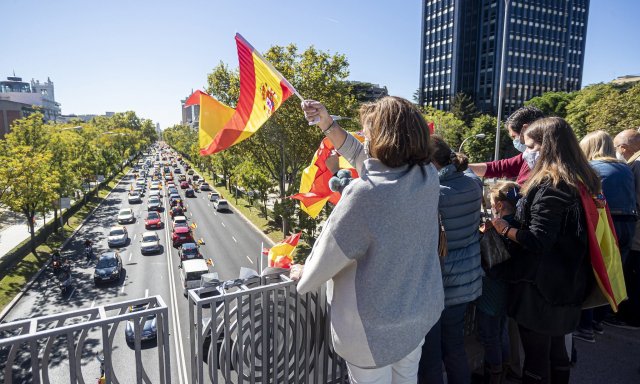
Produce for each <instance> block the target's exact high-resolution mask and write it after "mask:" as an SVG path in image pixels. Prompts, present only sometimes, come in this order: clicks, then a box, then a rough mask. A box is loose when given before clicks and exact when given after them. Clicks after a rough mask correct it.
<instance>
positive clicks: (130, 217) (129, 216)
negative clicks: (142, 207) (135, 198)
mask: <svg viewBox="0 0 640 384" xmlns="http://www.w3.org/2000/svg"><path fill="white" fill-rule="evenodd" d="M135 222H136V217H135V215H134V214H133V209H131V208H122V209H121V210H120V211H119V212H118V224H131V223H135Z"/></svg>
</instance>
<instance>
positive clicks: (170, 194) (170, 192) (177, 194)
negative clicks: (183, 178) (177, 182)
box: [167, 188, 180, 198]
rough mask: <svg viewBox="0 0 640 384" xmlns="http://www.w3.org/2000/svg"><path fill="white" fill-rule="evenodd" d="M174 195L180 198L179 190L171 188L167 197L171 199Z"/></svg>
mask: <svg viewBox="0 0 640 384" xmlns="http://www.w3.org/2000/svg"><path fill="white" fill-rule="evenodd" d="M173 195H176V196H178V197H180V194H179V193H178V188H169V189H168V190H167V196H169V198H171V196H173Z"/></svg>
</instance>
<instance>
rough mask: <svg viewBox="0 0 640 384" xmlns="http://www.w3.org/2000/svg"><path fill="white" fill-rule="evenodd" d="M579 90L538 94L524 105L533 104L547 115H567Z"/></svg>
mask: <svg viewBox="0 0 640 384" xmlns="http://www.w3.org/2000/svg"><path fill="white" fill-rule="evenodd" d="M576 95H577V92H572V93H568V92H546V93H544V94H542V95H541V96H536V97H534V98H532V99H530V100H528V101H525V103H524V105H532V106H534V107H537V108H539V109H540V110H541V111H542V112H544V114H545V115H546V116H558V117H562V118H564V117H566V116H567V106H568V105H569V103H571V101H572V100H573V99H574V98H575V97H576Z"/></svg>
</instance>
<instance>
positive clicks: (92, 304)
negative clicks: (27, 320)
mask: <svg viewBox="0 0 640 384" xmlns="http://www.w3.org/2000/svg"><path fill="white" fill-rule="evenodd" d="M247 257H249V256H247ZM94 305H96V299H93V300H92V301H91V307H90V308H93V306H94Z"/></svg>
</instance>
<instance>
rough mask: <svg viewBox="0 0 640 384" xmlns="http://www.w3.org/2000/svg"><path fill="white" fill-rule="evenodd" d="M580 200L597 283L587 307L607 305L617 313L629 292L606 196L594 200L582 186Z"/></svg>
mask: <svg viewBox="0 0 640 384" xmlns="http://www.w3.org/2000/svg"><path fill="white" fill-rule="evenodd" d="M580 200H581V201H582V206H583V207H584V212H585V218H586V223H587V239H588V244H589V256H590V258H591V267H592V268H593V273H594V275H595V278H596V282H597V283H598V289H596V290H594V292H592V293H591V295H590V297H588V298H587V300H586V302H585V305H584V307H585V308H588V307H594V306H598V305H599V304H606V302H608V303H609V305H610V306H611V308H612V309H613V310H614V311H615V312H617V311H618V305H619V304H620V303H621V302H622V301H623V300H625V299H626V298H627V289H626V287H625V284H624V274H623V272H622V259H621V257H620V248H619V247H618V239H617V237H616V232H615V227H614V226H613V220H612V219H611V213H610V212H609V207H608V206H607V202H606V200H605V198H604V196H602V195H598V196H596V197H593V196H591V195H590V194H589V192H588V191H587V189H586V187H585V186H584V185H580ZM602 298H604V299H606V301H605V300H602Z"/></svg>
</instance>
